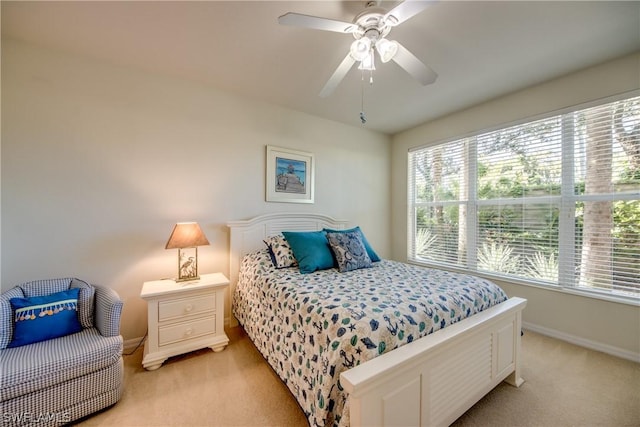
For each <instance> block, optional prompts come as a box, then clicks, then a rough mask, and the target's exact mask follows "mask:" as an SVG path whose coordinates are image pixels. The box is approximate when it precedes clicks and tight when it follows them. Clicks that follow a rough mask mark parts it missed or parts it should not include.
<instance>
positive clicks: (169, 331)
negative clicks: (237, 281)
mask: <svg viewBox="0 0 640 427" xmlns="http://www.w3.org/2000/svg"><path fill="white" fill-rule="evenodd" d="M228 287H229V279H227V278H226V277H225V275H224V274H222V273H213V274H202V275H201V276H200V279H199V280H191V281H188V282H176V281H174V280H154V281H151V282H145V283H144V284H143V286H142V292H140V297H141V298H142V299H144V300H146V301H147V308H148V314H147V316H148V331H149V332H148V337H147V341H146V342H145V345H144V357H143V359H142V366H144V368H145V369H147V370H150V371H151V370H154V369H158V368H159V367H160V366H162V363H163V362H164V361H165V360H167V358H169V357H171V356H176V355H178V354H183V353H187V352H189V351H193V350H198V349H201V348H204V347H210V348H211V349H212V350H213V351H215V352H219V351H222V350H224V348H225V347H226V346H227V344H228V343H229V338H228V337H227V335H226V334H225V333H224V294H225V291H226V289H227V288H228Z"/></svg>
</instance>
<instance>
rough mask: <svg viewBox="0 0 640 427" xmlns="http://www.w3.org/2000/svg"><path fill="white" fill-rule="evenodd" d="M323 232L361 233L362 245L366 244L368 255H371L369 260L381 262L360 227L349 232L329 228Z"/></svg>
mask: <svg viewBox="0 0 640 427" xmlns="http://www.w3.org/2000/svg"><path fill="white" fill-rule="evenodd" d="M323 231H325V232H327V233H352V232H354V231H355V232H358V233H360V238H361V239H362V243H363V244H364V248H365V249H366V250H367V255H369V258H370V259H371V262H378V261H380V257H379V256H378V254H377V253H376V251H374V250H373V248H372V247H371V245H370V244H369V242H368V241H367V238H366V237H364V233H363V232H362V230H361V229H360V227H353V228H350V229H348V230H331V229H329V228H325V229H323Z"/></svg>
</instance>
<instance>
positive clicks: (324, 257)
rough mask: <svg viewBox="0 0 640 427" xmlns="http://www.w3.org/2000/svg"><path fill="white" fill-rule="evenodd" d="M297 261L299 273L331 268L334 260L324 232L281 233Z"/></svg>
mask: <svg viewBox="0 0 640 427" xmlns="http://www.w3.org/2000/svg"><path fill="white" fill-rule="evenodd" d="M282 235H283V236H284V238H285V239H286V240H287V242H288V243H289V246H291V250H292V251H293V256H294V257H295V258H296V261H298V266H299V267H300V273H302V274H308V273H313V272H314V271H316V270H326V269H328V268H333V264H334V260H333V254H332V253H331V248H330V247H329V242H328V241H327V237H326V233H325V232H324V231H283V232H282Z"/></svg>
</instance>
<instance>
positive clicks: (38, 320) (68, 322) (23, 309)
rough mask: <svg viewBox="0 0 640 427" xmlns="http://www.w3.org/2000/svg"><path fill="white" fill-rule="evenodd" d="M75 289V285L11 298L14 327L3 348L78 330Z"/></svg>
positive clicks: (77, 290) (79, 327) (79, 329)
mask: <svg viewBox="0 0 640 427" xmlns="http://www.w3.org/2000/svg"><path fill="white" fill-rule="evenodd" d="M79 292H80V289H79V288H74V289H69V290H67V291H62V292H56V293H54V294H51V295H44V296H39V297H30V298H11V299H10V300H9V302H10V303H11V307H12V309H13V320H14V327H13V339H12V340H11V342H10V343H9V345H8V346H7V348H10V347H20V346H22V345H27V344H32V343H35V342H39V341H45V340H48V339H52V338H58V337H62V336H65V335H70V334H74V333H76V332H80V331H81V330H82V325H80V321H79V320H78V294H79Z"/></svg>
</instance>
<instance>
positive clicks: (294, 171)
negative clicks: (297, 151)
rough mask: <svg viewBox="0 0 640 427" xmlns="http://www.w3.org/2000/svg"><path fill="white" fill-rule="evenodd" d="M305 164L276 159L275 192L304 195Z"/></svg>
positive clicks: (291, 160)
mask: <svg viewBox="0 0 640 427" xmlns="http://www.w3.org/2000/svg"><path fill="white" fill-rule="evenodd" d="M306 176H307V162H303V161H300V160H293V159H286V158H284V157H276V177H275V178H276V191H277V192H284V193H298V194H304V193H305V192H306V190H305V186H304V183H305V181H306Z"/></svg>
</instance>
